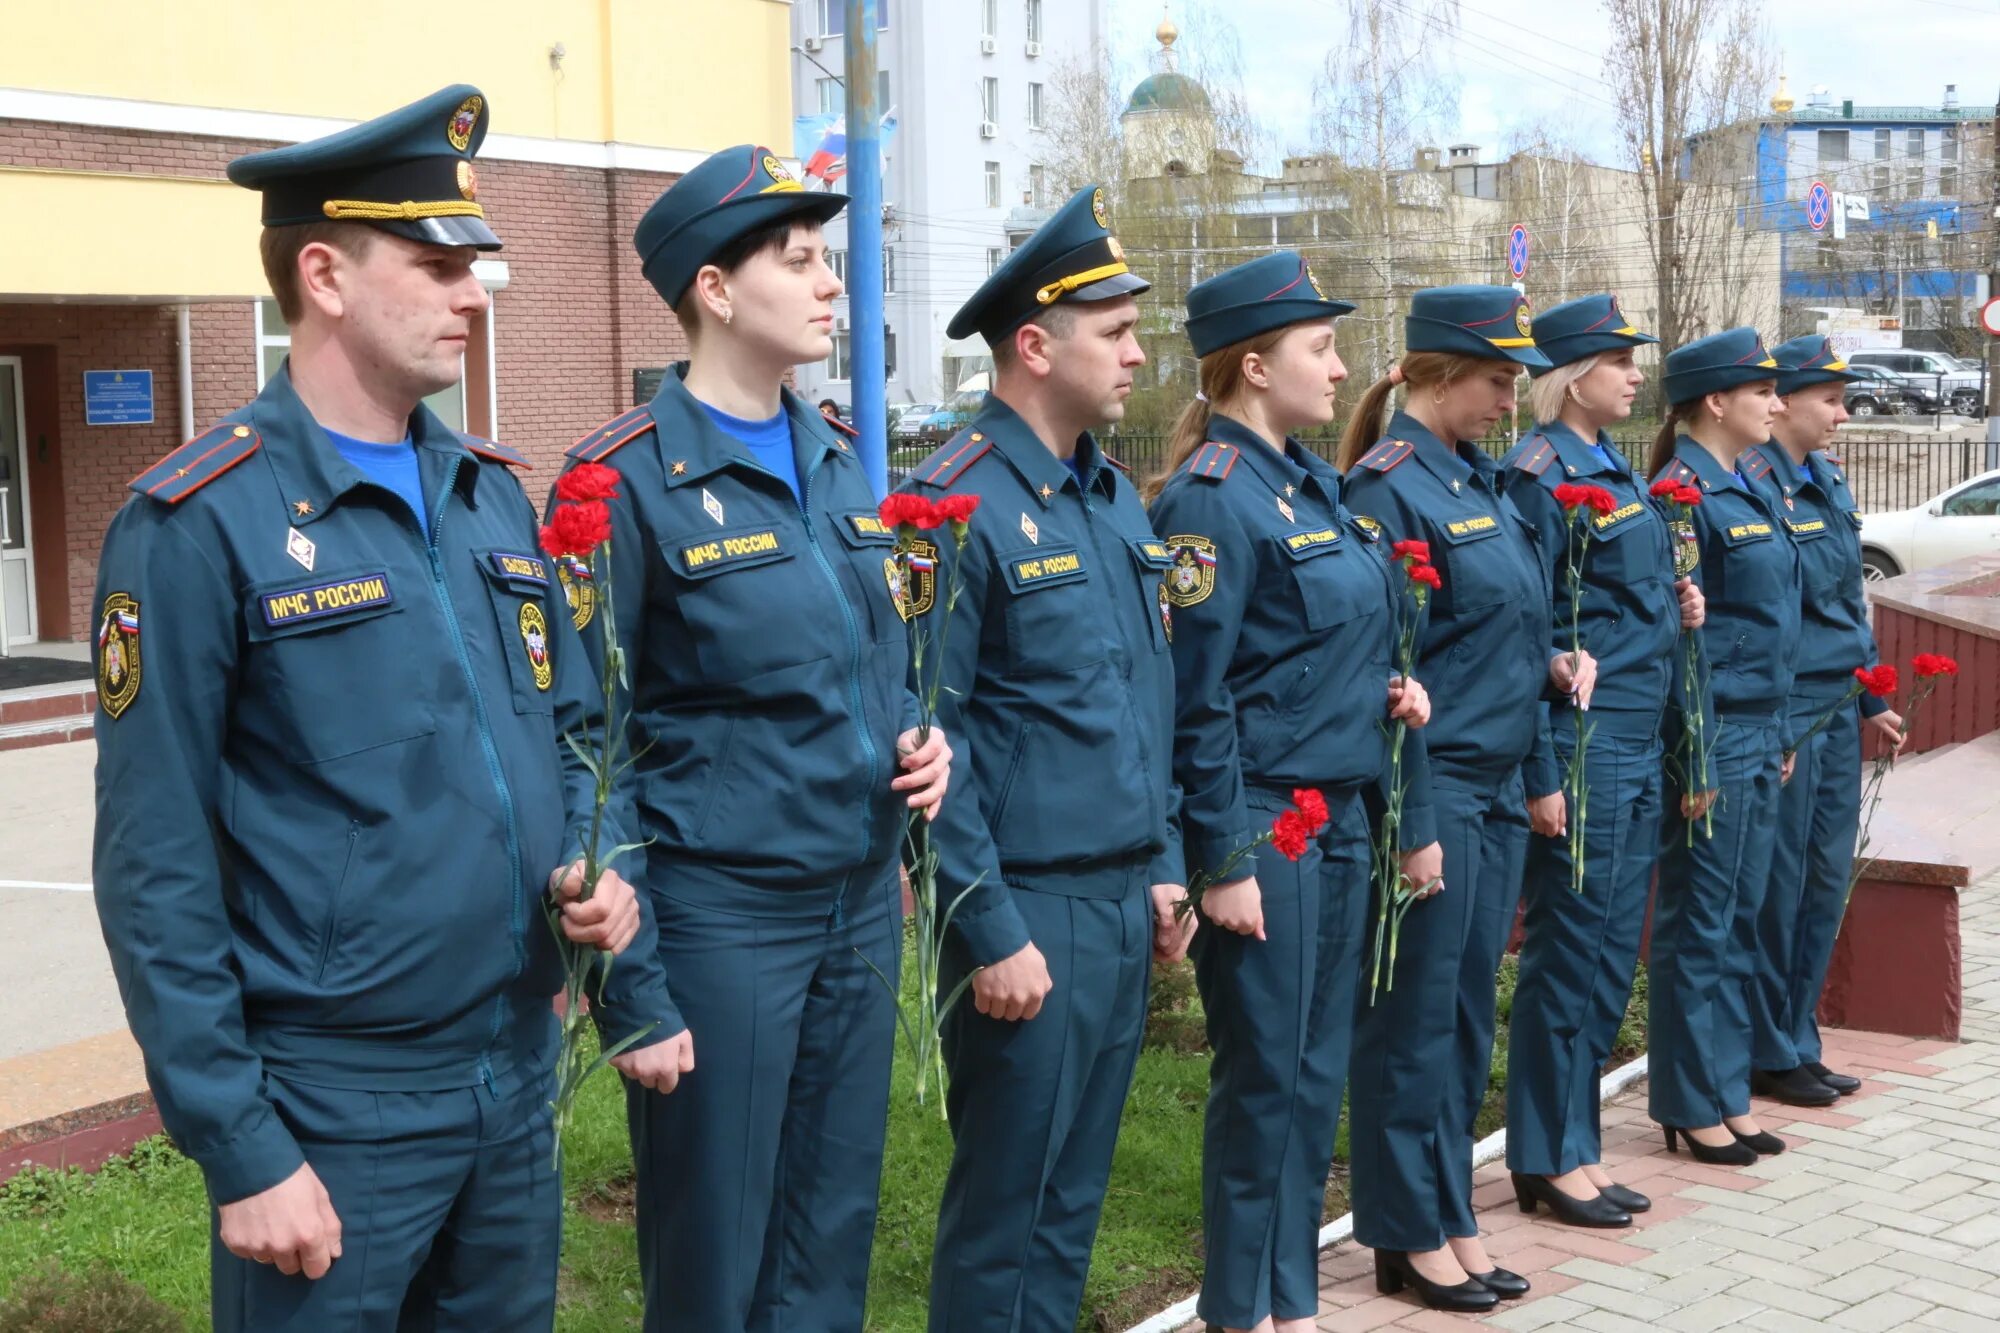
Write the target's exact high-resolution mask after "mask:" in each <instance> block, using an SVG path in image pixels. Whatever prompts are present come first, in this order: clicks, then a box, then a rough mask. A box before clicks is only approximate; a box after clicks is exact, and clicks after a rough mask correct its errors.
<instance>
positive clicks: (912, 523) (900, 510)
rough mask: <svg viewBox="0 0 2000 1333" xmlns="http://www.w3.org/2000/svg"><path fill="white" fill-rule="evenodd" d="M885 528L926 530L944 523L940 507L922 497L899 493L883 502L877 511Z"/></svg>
mask: <svg viewBox="0 0 2000 1333" xmlns="http://www.w3.org/2000/svg"><path fill="white" fill-rule="evenodd" d="M877 512H878V513H879V514H880V516H881V519H882V522H883V524H884V526H887V527H891V528H904V527H909V528H924V529H926V530H928V529H930V528H934V527H936V526H938V524H940V523H942V522H944V517H943V515H941V514H940V513H939V512H938V507H937V506H936V505H934V504H932V503H931V502H930V501H929V500H926V499H925V498H924V497H923V496H921V495H911V494H909V493H907V492H898V493H897V494H895V495H892V496H890V497H888V498H887V499H886V500H884V501H882V507H881V509H880V510H879V511H877Z"/></svg>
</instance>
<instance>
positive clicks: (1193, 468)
mask: <svg viewBox="0 0 2000 1333" xmlns="http://www.w3.org/2000/svg"><path fill="white" fill-rule="evenodd" d="M1237 457H1238V452H1237V448H1236V446H1235V445H1233V444H1224V443H1222V442H1221V441H1220V440H1210V441H1209V442H1208V443H1207V444H1204V445H1202V446H1201V448H1199V449H1197V450H1195V451H1194V452H1193V453H1192V454H1190V455H1188V461H1187V472H1188V474H1189V475H1190V476H1195V477H1200V478H1201V479H1202V480H1203V481H1221V480H1222V479H1223V478H1224V477H1227V476H1228V475H1229V470H1230V469H1231V468H1233V467H1235V466H1236V459H1237Z"/></svg>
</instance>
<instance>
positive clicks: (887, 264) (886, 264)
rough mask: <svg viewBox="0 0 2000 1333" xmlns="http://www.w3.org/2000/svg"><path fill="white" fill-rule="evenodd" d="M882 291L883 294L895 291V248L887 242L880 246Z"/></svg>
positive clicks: (890, 293) (892, 293)
mask: <svg viewBox="0 0 2000 1333" xmlns="http://www.w3.org/2000/svg"><path fill="white" fill-rule="evenodd" d="M882 292H883V295H885V296H893V295H895V292H896V248H895V247H894V246H892V245H889V244H887V243H884V244H883V246H882Z"/></svg>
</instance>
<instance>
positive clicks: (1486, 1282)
mask: <svg viewBox="0 0 2000 1333" xmlns="http://www.w3.org/2000/svg"><path fill="white" fill-rule="evenodd" d="M1466 1276H1467V1277H1469V1278H1471V1279H1472V1280H1473V1281H1474V1282H1477V1283H1478V1284H1479V1285H1480V1286H1482V1287H1490V1288H1491V1289H1492V1291H1493V1294H1494V1295H1495V1296H1498V1297H1499V1298H1500V1299H1501V1300H1503V1301H1517V1300H1519V1299H1521V1297H1523V1296H1525V1295H1527V1294H1528V1279H1526V1278H1524V1277H1522V1276H1521V1275H1520V1274H1519V1273H1510V1272H1508V1271H1507V1270H1506V1269H1504V1268H1492V1269H1488V1270H1487V1271H1486V1272H1484V1273H1467V1274H1466Z"/></svg>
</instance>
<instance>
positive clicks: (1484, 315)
mask: <svg viewBox="0 0 2000 1333" xmlns="http://www.w3.org/2000/svg"><path fill="white" fill-rule="evenodd" d="M1405 340H1406V344H1407V346H1408V349H1409V350H1408V353H1407V354H1406V355H1405V356H1404V358H1403V359H1402V361H1400V362H1399V363H1398V364H1397V365H1396V366H1395V367H1394V368H1393V369H1392V370H1391V371H1390V373H1389V374H1388V375H1387V376H1385V377H1384V378H1383V379H1381V380H1379V381H1377V382H1376V383H1375V384H1374V385H1373V386H1372V387H1371V388H1370V389H1369V390H1368V392H1367V393H1366V394H1365V395H1364V396H1363V397H1362V399H1361V402H1360V404H1359V405H1358V407H1357V408H1356V410H1355V414H1354V416H1353V418H1352V419H1351V420H1350V421H1349V422H1348V425H1347V432H1346V434H1345V435H1344V436H1343V437H1342V439H1341V446H1340V460H1341V463H1342V464H1343V466H1344V467H1346V468H1347V469H1348V503H1349V504H1350V505H1351V506H1352V507H1353V508H1354V509H1355V510H1356V511H1357V512H1359V513H1363V514H1366V515H1368V516H1370V517H1371V518H1372V519H1373V520H1377V521H1379V522H1380V524H1381V527H1382V529H1383V537H1384V538H1385V539H1386V540H1391V541H1405V540H1409V541H1420V542H1426V543H1428V551H1429V555H1430V558H1431V561H1432V563H1433V564H1434V565H1435V567H1436V568H1437V570H1438V573H1439V574H1440V575H1441V576H1442V579H1443V584H1442V587H1440V588H1439V589H1438V591H1437V592H1436V593H1435V594H1434V595H1433V596H1432V597H1431V598H1430V599H1429V601H1428V604H1427V605H1426V606H1425V608H1424V609H1423V610H1422V611H1421V612H1416V611H1414V610H1413V609H1411V608H1409V607H1405V608H1404V609H1403V611H1402V614H1414V615H1416V617H1417V620H1416V627H1417V628H1416V633H1417V639H1416V643H1417V659H1416V671H1417V674H1418V675H1419V676H1420V677H1421V678H1422V679H1423V680H1424V681H1425V682H1426V686H1427V688H1428V689H1429V690H1430V691H1431V693H1432V695H1433V697H1434V698H1436V699H1437V700H1438V701H1439V706H1438V708H1437V709H1436V712H1435V714H1434V716H1433V717H1432V719H1431V724H1430V727H1429V729H1428V730H1427V731H1426V733H1425V739H1426V744H1425V746H1424V749H1425V750H1426V751H1427V762H1418V763H1416V764H1414V765H1410V766H1409V767H1410V768H1411V769H1412V772H1411V775H1410V781H1409V792H1408V796H1407V798H1406V800H1405V802H1404V806H1403V823H1402V828H1401V830H1400V841H1401V843H1402V846H1403V847H1404V848H1405V849H1406V850H1405V851H1404V854H1403V871H1404V874H1405V875H1406V876H1407V877H1408V879H1409V881H1410V883H1411V885H1413V886H1414V887H1415V888H1417V889H1419V890H1423V889H1426V888H1428V889H1429V893H1428V896H1426V897H1425V898H1423V899H1422V900H1421V901H1419V902H1417V903H1416V904H1415V905H1414V906H1412V907H1411V908H1410V910H1409V914H1408V916H1407V918H1406V919H1405V920H1404V922H1403V925H1402V939H1401V947H1400V951H1399V954H1398V957H1397V961H1396V963H1395V966H1394V969H1393V972H1392V975H1391V976H1390V977H1389V978H1388V979H1387V980H1386V981H1385V983H1384V989H1383V990H1382V991H1381V993H1380V994H1379V995H1377V996H1376V997H1375V998H1374V1002H1373V1003H1372V1004H1371V1005H1368V1006H1365V1007H1364V1008H1363V1009H1362V1011H1361V1018H1360V1022H1359V1024H1358V1026H1357V1031H1356V1036H1355V1049H1354V1059H1353V1075H1354V1076H1353V1081H1352V1092H1351V1096H1350V1099H1349V1100H1350V1104H1351V1117H1352V1122H1351V1132H1350V1142H1351V1144H1352V1159H1353V1164H1354V1221H1355V1238H1356V1239H1357V1240H1358V1241H1360V1242H1361V1243H1362V1244H1364V1245H1368V1246H1371V1247H1373V1248H1374V1250H1375V1251H1376V1260H1375V1262H1376V1269H1375V1272H1376V1284H1377V1286H1378V1288H1379V1289H1380V1290H1381V1291H1383V1292H1385V1293H1393V1292H1396V1291H1400V1290H1402V1288H1403V1287H1404V1286H1405V1285H1406V1284H1407V1285H1410V1286H1414V1287H1415V1288H1416V1289H1417V1291H1418V1293H1419V1294H1420V1295H1421V1296H1422V1297H1423V1299H1424V1301H1425V1303H1426V1304H1429V1305H1431V1306H1433V1307H1435V1308H1438V1309H1448V1310H1464V1311H1475V1312H1476V1311H1480V1310H1487V1309H1491V1308H1492V1306H1493V1305H1494V1303H1495V1302H1496V1301H1498V1300H1499V1299H1501V1298H1502V1297H1503V1296H1504V1297H1513V1296H1519V1295H1521V1294H1523V1293H1525V1292H1526V1291H1527V1288H1528V1284H1527V1283H1526V1282H1525V1281H1524V1280H1522V1279H1521V1278H1519V1277H1518V1276H1516V1275H1514V1274H1512V1273H1509V1272H1507V1271H1505V1270H1504V1269H1499V1268H1496V1267H1495V1266H1494V1265H1493V1263H1492V1261H1491V1260H1490V1259H1489V1258H1488V1257H1487V1255H1486V1251H1485V1247H1484V1246H1482V1245H1481V1244H1480V1241H1479V1227H1478V1224H1477V1222H1476V1221H1475V1220H1474V1218H1473V1212H1472V1126H1473V1121H1474V1119H1475V1117H1476V1116H1477V1114H1478V1109H1479V1105H1480V1102H1481V1101H1482V1099H1483V1098H1484V1095H1485V1091H1486V1083H1487V1067H1488V1064H1489V1062H1490V1060H1491V1056H1492V1045H1493V1021H1494V974H1495V972H1496V970H1497V968H1498V965H1499V961H1500V955H1501V952H1502V950H1503V949H1504V948H1505V945H1506V939H1507V933H1508V930H1509V929H1510V927H1511V925H1512V922H1513V917H1514V908H1515V905H1516V903H1517V902H1518V901H1519V897H1520V887H1521V866H1522V860H1523V858H1524V857H1525V855H1526V850H1527V841H1528V824H1527V818H1526V813H1525V810H1524V808H1523V798H1522V794H1521V778H1520V769H1521V762H1522V760H1523V759H1525V758H1526V757H1527V755H1528V753H1529V751H1530V749H1531V748H1532V747H1533V746H1534V744H1535V740H1536V735H1537V732H1538V730H1539V728H1538V726H1537V716H1538V712H1537V703H1538V701H1539V700H1540V699H1541V698H1542V697H1543V694H1544V691H1545V690H1554V691H1556V692H1557V693H1558V694H1559V695H1561V696H1565V697H1566V696H1568V695H1569V694H1571V693H1572V692H1574V693H1575V695H1576V697H1577V698H1578V700H1579V702H1580V703H1588V700H1589V695H1590V690H1591V688H1592V686H1593V685H1594V683H1595V679H1596V664H1595V662H1594V661H1593V660H1592V659H1591V657H1590V656H1589V654H1587V653H1584V654H1575V655H1572V654H1571V653H1568V652H1559V651H1556V650H1555V649H1554V647H1553V641H1552V631H1551V626H1550V615H1549V606H1550V592H1549V584H1548V575H1547V573H1546V571H1545V570H1544V568H1543V565H1542V560H1541V556H1540V554H1539V553H1538V551H1537V549H1536V546H1535V536H1534V530H1533V528H1532V527H1531V526H1530V525H1529V524H1528V523H1527V522H1526V521H1525V520H1524V519H1523V518H1522V517H1521V515H1520V512H1519V511H1518V510H1516V509H1515V507H1514V505H1513V503H1512V502H1511V501H1510V500H1508V499H1506V497H1505V496H1503V495H1502V494H1501V492H1500V487H1499V469H1498V466H1497V464H1496V463H1495V462H1494V461H1493V460H1492V459H1491V458H1489V457H1488V456H1487V455H1486V454H1484V453H1482V452H1481V451H1480V450H1479V448H1478V447H1477V443H1476V442H1477V441H1479V440H1480V439H1482V438H1484V436H1485V435H1486V434H1487V432H1488V431H1490V430H1491V429H1492V428H1493V426H1494V425H1495V424H1496V423H1497V422H1498V421H1499V420H1500V418H1501V417H1503V416H1505V415H1506V414H1507V413H1508V412H1509V411H1511V410H1512V408H1513V406H1514V383H1515V379H1516V378H1517V377H1518V376H1519V374H1520V372H1521V370H1522V369H1523V368H1524V367H1526V368H1530V369H1534V368H1540V367H1546V366H1547V365H1548V360H1547V358H1545V357H1544V356H1543V355H1542V354H1541V352H1539V351H1538V350H1536V347H1535V339H1534V334H1533V324H1532V321H1531V319H1530V317H1529V314H1528V308H1527V302H1526V300H1525V298H1523V297H1522V296H1521V295H1520V294H1519V293H1517V292H1515V291H1514V290H1513V289H1512V288H1509V287H1479V286H1467V287H1440V288H1433V289H1430V290H1428V291H1422V292H1418V293H1417V294H1416V295H1415V296H1414V297H1413V298H1412V299H1411V302H1410V313H1409V317H1408V319H1407V320H1406V323H1405ZM1398 387H1401V388H1403V390H1404V393H1405V404H1404V407H1403V410H1401V411H1399V412H1396V413H1395V414H1394V415H1393V416H1390V417H1389V419H1388V421H1387V424H1386V427H1385V425H1384V422H1383V416H1384V409H1385V408H1386V407H1387V405H1388V399H1389V396H1390V394H1391V393H1392V392H1393V391H1394V390H1395V389H1396V388H1398Z"/></svg>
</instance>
